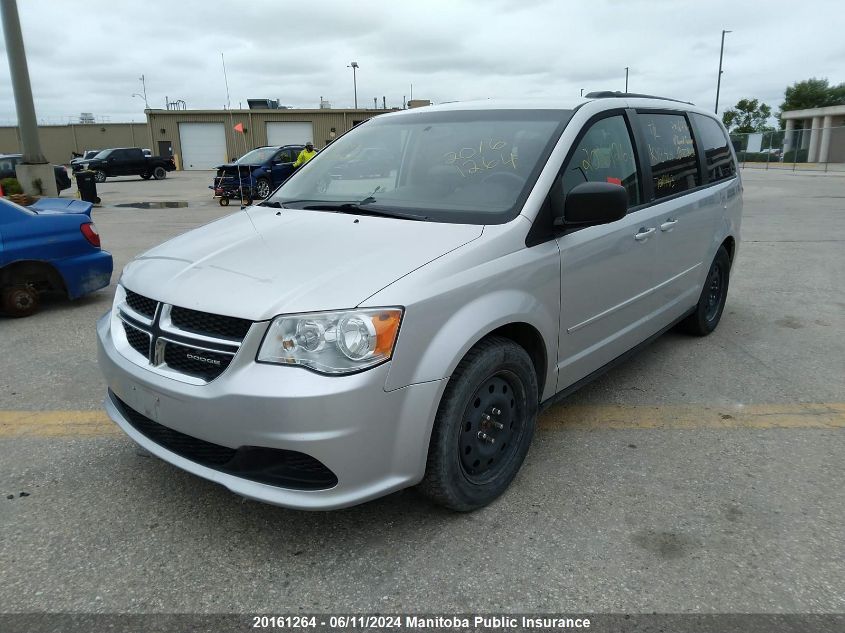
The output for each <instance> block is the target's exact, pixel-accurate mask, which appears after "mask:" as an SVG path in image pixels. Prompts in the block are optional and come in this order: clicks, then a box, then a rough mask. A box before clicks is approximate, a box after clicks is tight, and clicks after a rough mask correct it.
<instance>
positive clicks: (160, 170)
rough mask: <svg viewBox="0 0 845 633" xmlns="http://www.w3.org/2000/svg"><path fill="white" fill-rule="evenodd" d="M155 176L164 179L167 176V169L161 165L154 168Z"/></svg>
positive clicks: (157, 178)
mask: <svg viewBox="0 0 845 633" xmlns="http://www.w3.org/2000/svg"><path fill="white" fill-rule="evenodd" d="M153 178H155V179H156V180H164V179H165V178H167V170H166V169H165V168H164V167H162V166H161V165H159V166H158V167H156V168H155V169H153Z"/></svg>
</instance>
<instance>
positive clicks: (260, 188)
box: [255, 178, 271, 199]
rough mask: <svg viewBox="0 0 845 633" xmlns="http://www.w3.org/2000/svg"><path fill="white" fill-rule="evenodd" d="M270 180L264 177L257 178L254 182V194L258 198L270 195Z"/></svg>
mask: <svg viewBox="0 0 845 633" xmlns="http://www.w3.org/2000/svg"><path fill="white" fill-rule="evenodd" d="M270 191H271V189H270V181H269V180H267V179H266V178H259V179H258V180H257V181H256V182H255V195H256V197H258V198H261V199H264V198H266V197H267V196H269V195H270Z"/></svg>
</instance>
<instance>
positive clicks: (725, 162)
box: [692, 114, 736, 182]
mask: <svg viewBox="0 0 845 633" xmlns="http://www.w3.org/2000/svg"><path fill="white" fill-rule="evenodd" d="M692 116H694V117H695V124H696V126H697V127H698V131H699V132H700V134H701V151H703V152H704V160H705V163H706V164H707V174H708V179H709V181H710V182H717V181H719V180H726V179H727V178H733V177H734V175H735V174H736V165H735V164H734V157H733V154H731V148H730V141H729V140H728V137H727V136H726V135H725V132H724V130H722V126H720V125H719V123H718V122H717V121H715V120H714V119H711V118H710V117H709V116H703V115H701V114H693V115H692Z"/></svg>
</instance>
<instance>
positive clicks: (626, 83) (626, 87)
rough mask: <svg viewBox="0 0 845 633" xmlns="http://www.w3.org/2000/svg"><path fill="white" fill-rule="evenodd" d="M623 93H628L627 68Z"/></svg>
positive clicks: (626, 68) (626, 69)
mask: <svg viewBox="0 0 845 633" xmlns="http://www.w3.org/2000/svg"><path fill="white" fill-rule="evenodd" d="M625 92H628V67H627V66H625Z"/></svg>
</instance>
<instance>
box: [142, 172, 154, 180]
mask: <svg viewBox="0 0 845 633" xmlns="http://www.w3.org/2000/svg"><path fill="white" fill-rule="evenodd" d="M151 175H152V174H148V173H143V174H140V176H141V178H143V179H144V180H149V179H150V176H151Z"/></svg>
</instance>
